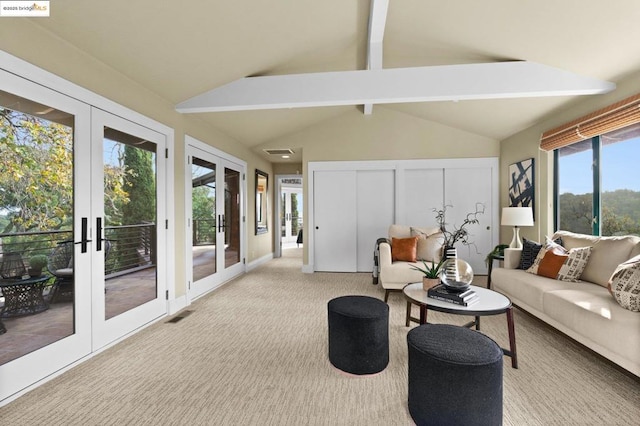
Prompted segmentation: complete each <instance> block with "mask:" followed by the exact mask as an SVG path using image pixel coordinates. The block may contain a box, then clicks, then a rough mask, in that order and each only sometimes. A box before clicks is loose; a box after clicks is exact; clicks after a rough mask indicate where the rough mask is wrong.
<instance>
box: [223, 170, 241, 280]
mask: <svg viewBox="0 0 640 426" xmlns="http://www.w3.org/2000/svg"><path fill="white" fill-rule="evenodd" d="M240 214H241V209H240V172H239V171H237V170H233V169H230V168H227V167H225V169H224V216H223V218H222V224H223V228H224V229H223V232H224V267H225V268H229V267H231V266H233V265H235V264H237V263H239V262H240V220H241V217H240Z"/></svg>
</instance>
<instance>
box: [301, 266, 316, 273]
mask: <svg viewBox="0 0 640 426" xmlns="http://www.w3.org/2000/svg"><path fill="white" fill-rule="evenodd" d="M302 272H303V273H305V274H313V273H314V272H315V271H314V270H313V265H302Z"/></svg>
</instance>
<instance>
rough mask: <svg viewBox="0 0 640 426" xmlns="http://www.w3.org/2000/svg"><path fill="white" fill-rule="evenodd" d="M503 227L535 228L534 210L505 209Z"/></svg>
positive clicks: (529, 208) (502, 220)
mask: <svg viewBox="0 0 640 426" xmlns="http://www.w3.org/2000/svg"><path fill="white" fill-rule="evenodd" d="M500 224H501V225H502V226H533V210H531V207H503V208H502V219H501V221H500Z"/></svg>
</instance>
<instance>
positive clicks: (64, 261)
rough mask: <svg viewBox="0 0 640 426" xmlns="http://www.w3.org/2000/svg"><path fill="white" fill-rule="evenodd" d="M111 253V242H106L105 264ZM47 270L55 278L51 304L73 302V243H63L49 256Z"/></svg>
mask: <svg viewBox="0 0 640 426" xmlns="http://www.w3.org/2000/svg"><path fill="white" fill-rule="evenodd" d="M110 252H111V242H110V241H108V240H104V259H105V262H106V261H107V258H108V256H109V253H110ZM48 260H49V262H48V265H47V268H48V269H49V272H50V273H51V275H53V276H54V277H55V282H54V284H53V288H52V290H51V293H50V294H51V297H50V299H49V302H50V303H57V302H73V241H61V242H59V243H58V246H57V247H55V248H54V249H53V250H52V251H51V254H50V255H49V259H48Z"/></svg>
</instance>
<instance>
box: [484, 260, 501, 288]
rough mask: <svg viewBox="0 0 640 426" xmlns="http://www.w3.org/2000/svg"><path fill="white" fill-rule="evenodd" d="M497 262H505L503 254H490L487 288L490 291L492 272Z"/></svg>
mask: <svg viewBox="0 0 640 426" xmlns="http://www.w3.org/2000/svg"><path fill="white" fill-rule="evenodd" d="M494 260H497V261H501V260H502V261H504V255H503V254H490V255H489V269H488V271H487V272H488V275H487V288H488V289H489V290H491V271H492V270H493V261H494Z"/></svg>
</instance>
